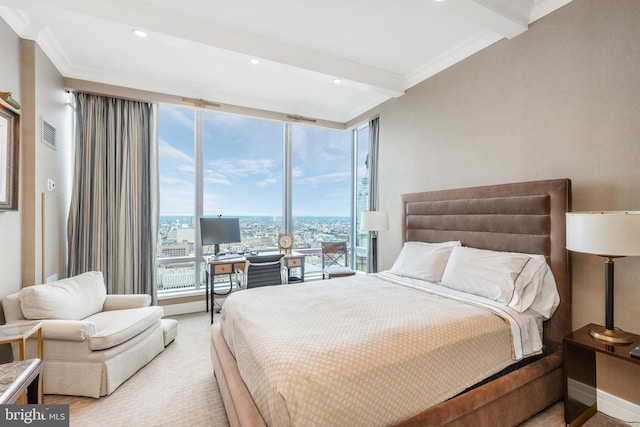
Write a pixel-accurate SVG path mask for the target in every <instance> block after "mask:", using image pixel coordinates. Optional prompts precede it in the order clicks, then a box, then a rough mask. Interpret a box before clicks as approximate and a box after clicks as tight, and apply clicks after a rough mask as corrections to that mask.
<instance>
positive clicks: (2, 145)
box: [0, 105, 20, 210]
mask: <svg viewBox="0 0 640 427" xmlns="http://www.w3.org/2000/svg"><path fill="white" fill-rule="evenodd" d="M19 125H20V116H19V115H18V114H17V113H15V112H14V111H13V110H10V109H9V108H7V107H5V106H4V105H0V210H16V209H18V188H19V187H18V165H19V162H18V155H19V153H20V149H19V144H20V126H19Z"/></svg>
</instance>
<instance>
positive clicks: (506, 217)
mask: <svg viewBox="0 0 640 427" xmlns="http://www.w3.org/2000/svg"><path fill="white" fill-rule="evenodd" d="M570 201H571V182H570V181H569V180H568V179H558V180H547V181H534V182H525V183H517V184H503V185H494V186H484V187H473V188H466V189H456V190H444V191H433V192H425V193H413V194H405V195H403V196H402V213H403V215H402V218H403V222H402V236H403V242H404V241H425V242H439V241H446V240H460V241H461V242H462V244H463V245H467V246H472V247H476V248H484V249H492V250H498V251H509V252H523V253H532V254H533V253H535V254H543V255H545V256H546V257H547V260H548V262H549V265H550V266H551V269H552V271H553V273H554V276H555V279H556V283H557V286H558V292H559V294H560V300H561V301H560V306H559V307H558V309H557V310H556V312H555V313H554V315H553V317H552V318H551V319H549V320H548V321H546V322H545V323H544V340H545V351H544V356H543V357H542V358H540V359H539V360H537V361H535V362H533V363H530V364H528V365H526V366H524V367H522V368H519V369H517V370H515V371H513V372H511V373H509V374H506V375H504V376H501V377H499V378H497V379H495V380H493V381H490V382H488V383H486V384H484V385H481V386H479V387H476V388H474V389H472V390H471V391H467V392H465V393H462V394H460V395H458V396H456V397H454V398H452V399H449V400H447V401H445V402H443V403H441V404H439V405H436V406H434V407H431V408H428V409H425V411H424V412H422V413H420V414H418V415H416V416H414V417H412V418H410V419H408V420H405V421H404V422H402V423H400V424H399V425H402V426H445V425H446V426H468V425H491V426H513V425H516V424H518V423H520V422H522V421H524V420H526V419H527V418H529V417H531V416H532V415H534V414H536V413H537V412H539V411H541V410H542V409H544V408H546V407H547V406H549V405H551V404H552V403H554V402H556V401H558V400H560V399H561V398H562V393H563V391H562V357H561V353H560V350H561V348H562V346H561V343H562V337H563V336H564V335H566V334H567V333H569V332H571V279H570V266H569V257H568V253H567V251H566V249H565V213H566V212H568V211H569V209H570ZM211 359H212V363H213V370H214V373H215V376H216V379H217V382H218V385H219V386H220V391H221V394H222V400H223V402H224V406H225V410H226V412H227V416H228V418H229V423H230V425H231V426H243V427H244V426H264V425H265V423H264V420H263V419H262V416H261V415H260V412H259V411H258V409H257V407H256V406H255V404H254V402H253V400H252V398H251V395H250V394H249V391H248V390H247V388H246V386H245V384H244V382H243V381H242V378H241V377H240V374H239V372H238V369H237V366H236V363H235V359H234V358H233V356H232V354H231V352H230V351H229V348H228V347H227V345H226V343H225V341H224V338H223V337H222V333H221V330H220V325H219V324H215V325H213V326H212V328H211Z"/></svg>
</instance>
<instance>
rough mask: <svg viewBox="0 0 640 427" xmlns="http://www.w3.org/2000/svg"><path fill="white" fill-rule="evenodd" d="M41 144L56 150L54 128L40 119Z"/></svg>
mask: <svg viewBox="0 0 640 427" xmlns="http://www.w3.org/2000/svg"><path fill="white" fill-rule="evenodd" d="M42 142H43V143H44V144H45V145H48V146H49V147H51V148H53V149H55V148H56V128H54V127H53V126H52V125H51V124H50V123H48V122H47V121H46V120H45V119H42Z"/></svg>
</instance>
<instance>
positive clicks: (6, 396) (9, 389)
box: [0, 359, 43, 404]
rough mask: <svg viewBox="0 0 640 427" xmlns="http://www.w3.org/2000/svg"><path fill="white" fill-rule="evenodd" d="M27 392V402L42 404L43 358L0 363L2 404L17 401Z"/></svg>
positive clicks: (0, 399)
mask: <svg viewBox="0 0 640 427" xmlns="http://www.w3.org/2000/svg"><path fill="white" fill-rule="evenodd" d="M25 392H26V402H23V403H31V404H42V402H43V400H42V397H43V396H42V360H40V359H30V360H20V361H17V362H9V363H3V364H0V404H7V403H15V402H16V401H18V399H21V398H22V396H24V395H25Z"/></svg>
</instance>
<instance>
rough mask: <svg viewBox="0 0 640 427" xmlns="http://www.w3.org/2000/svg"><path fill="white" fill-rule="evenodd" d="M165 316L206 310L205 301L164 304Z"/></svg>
mask: <svg viewBox="0 0 640 427" xmlns="http://www.w3.org/2000/svg"><path fill="white" fill-rule="evenodd" d="M162 308H163V309H164V315H165V316H177V315H179V314H189V313H199V312H201V311H205V303H204V301H192V302H185V303H181V304H170V305H163V306H162Z"/></svg>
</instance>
